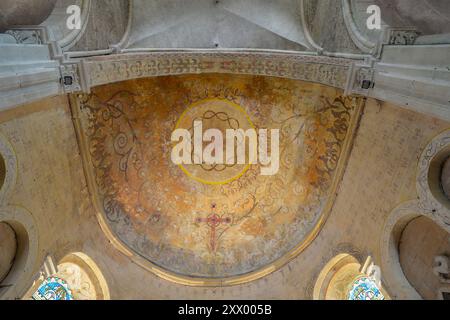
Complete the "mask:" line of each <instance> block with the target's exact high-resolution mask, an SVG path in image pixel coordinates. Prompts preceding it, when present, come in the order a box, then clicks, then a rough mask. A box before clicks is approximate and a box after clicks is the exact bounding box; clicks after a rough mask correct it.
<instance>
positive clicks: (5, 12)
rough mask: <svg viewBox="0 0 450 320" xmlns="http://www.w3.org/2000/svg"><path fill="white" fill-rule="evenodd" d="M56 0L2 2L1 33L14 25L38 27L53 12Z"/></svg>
mask: <svg viewBox="0 0 450 320" xmlns="http://www.w3.org/2000/svg"><path fill="white" fill-rule="evenodd" d="M55 3H56V0H2V1H1V2H0V32H2V31H4V30H5V29H6V28H7V27H8V26H12V25H38V24H40V23H41V22H43V21H44V20H45V19H46V18H47V17H48V16H49V15H50V13H51V12H52V10H53V7H54V6H55Z"/></svg>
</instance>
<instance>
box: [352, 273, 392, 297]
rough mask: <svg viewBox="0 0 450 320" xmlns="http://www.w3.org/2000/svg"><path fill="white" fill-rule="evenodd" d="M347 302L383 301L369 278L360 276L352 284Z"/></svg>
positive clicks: (381, 295)
mask: <svg viewBox="0 0 450 320" xmlns="http://www.w3.org/2000/svg"><path fill="white" fill-rule="evenodd" d="M348 300H384V296H383V294H382V293H381V291H380V289H379V288H378V286H377V284H376V283H375V282H374V281H373V280H372V279H371V278H369V277H364V276H362V277H358V278H357V279H356V280H355V281H354V282H353V285H352V287H351V289H350V291H349V294H348Z"/></svg>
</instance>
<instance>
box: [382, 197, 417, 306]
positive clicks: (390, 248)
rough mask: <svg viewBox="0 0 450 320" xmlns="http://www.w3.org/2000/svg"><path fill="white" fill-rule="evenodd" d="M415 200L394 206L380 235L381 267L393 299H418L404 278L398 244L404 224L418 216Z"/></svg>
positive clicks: (415, 292)
mask: <svg viewBox="0 0 450 320" xmlns="http://www.w3.org/2000/svg"><path fill="white" fill-rule="evenodd" d="M419 212H420V210H419V206H418V203H417V202H416V201H410V202H406V203H404V204H402V205H400V206H398V207H397V208H395V209H394V210H393V211H392V212H391V214H390V215H389V217H388V220H387V221H386V223H385V225H384V228H383V232H382V236H381V269H382V270H383V276H384V279H385V284H386V287H387V290H388V291H389V293H390V294H391V296H392V298H394V299H401V300H404V299H414V300H417V299H420V298H421V297H420V295H419V294H418V293H417V291H416V290H415V289H414V288H413V287H412V286H411V284H410V283H409V281H408V280H407V279H406V277H405V274H404V273H403V270H402V267H401V265H400V259H399V252H398V244H399V241H400V237H401V234H402V232H403V230H404V229H405V227H406V225H407V224H408V223H409V222H411V221H412V220H414V219H415V218H417V217H419V216H420V213H419Z"/></svg>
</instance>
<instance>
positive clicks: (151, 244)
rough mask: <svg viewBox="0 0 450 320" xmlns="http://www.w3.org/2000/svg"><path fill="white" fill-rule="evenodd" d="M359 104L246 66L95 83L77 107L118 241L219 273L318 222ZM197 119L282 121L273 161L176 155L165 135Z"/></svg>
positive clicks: (295, 239)
mask: <svg viewBox="0 0 450 320" xmlns="http://www.w3.org/2000/svg"><path fill="white" fill-rule="evenodd" d="M359 103H360V101H359V99H358V98H355V97H343V96H342V91H340V90H338V89H335V88H331V87H326V86H322V85H319V84H312V83H305V82H301V81H297V80H289V79H280V78H272V77H260V76H244V75H242V76H236V75H220V74H205V75H186V76H168V77H156V78H148V79H140V80H133V81H127V82H122V83H115V84H110V85H106V86H101V87H97V88H95V89H94V90H93V92H92V93H91V94H90V95H89V96H85V97H83V98H80V102H79V105H80V110H81V111H80V114H81V123H82V130H81V131H82V135H83V137H84V140H85V141H86V146H87V149H88V150H87V151H86V152H87V154H88V159H89V164H88V167H89V170H91V172H92V177H93V180H94V185H95V190H94V192H95V193H96V194H95V198H96V201H97V202H98V205H99V209H100V210H102V211H103V213H104V215H105V219H106V221H107V222H108V224H109V227H110V228H111V230H112V232H113V233H114V234H115V235H116V236H117V237H118V238H119V239H120V240H121V241H122V242H123V243H124V244H125V245H127V246H128V247H129V248H131V249H132V250H133V251H134V252H136V253H137V254H138V255H140V256H141V257H144V258H145V259H147V260H148V261H150V262H151V263H153V264H154V265H156V266H158V267H160V268H162V269H164V270H167V271H168V272H170V273H172V274H176V275H180V276H189V277H199V278H213V279H216V278H217V279H222V278H227V277H235V276H240V275H245V274H248V273H251V272H254V271H257V270H261V269H263V268H265V267H267V266H270V265H273V264H274V263H276V261H280V259H282V258H283V257H286V256H289V254H292V252H293V250H295V248H299V246H302V245H305V244H307V243H308V242H309V241H311V240H312V238H313V237H314V235H316V234H317V232H318V230H319V229H320V226H321V224H322V223H323V222H324V220H325V219H324V218H325V216H326V214H327V210H326V208H327V204H328V203H329V201H330V199H332V197H333V185H334V183H335V181H336V176H337V173H338V170H337V168H338V164H339V163H340V161H341V160H343V158H344V157H343V154H344V148H345V145H346V142H348V141H349V139H351V136H352V134H351V128H352V123H354V120H355V119H356V118H357V117H358V110H359V108H358V106H359ZM194 120H202V122H203V130H206V129H208V128H218V129H219V130H220V131H223V132H224V136H225V131H226V129H230V128H231V129H237V128H241V129H244V130H247V129H251V128H254V129H255V130H258V129H261V128H265V129H268V130H269V131H270V129H279V151H280V156H279V169H278V170H277V172H276V173H275V174H273V175H262V174H261V170H260V169H261V166H262V164H260V163H253V164H249V163H246V164H237V163H236V164H223V165H206V164H203V163H201V164H192V165H178V164H174V163H173V161H172V159H171V152H172V149H173V147H174V143H173V142H172V141H171V135H172V133H173V131H174V130H175V128H184V129H186V130H190V132H191V131H192V130H193V126H192V123H193V122H194ZM269 138H270V137H269ZM206 145H207V143H205V146H206ZM271 151H273V150H271V144H270V139H269V140H268V153H269V154H270V152H271ZM247 155H248V152H247Z"/></svg>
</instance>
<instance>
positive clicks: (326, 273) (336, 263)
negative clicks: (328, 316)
mask: <svg viewBox="0 0 450 320" xmlns="http://www.w3.org/2000/svg"><path fill="white" fill-rule="evenodd" d="M360 268H361V264H360V263H359V261H358V260H357V259H356V258H355V257H354V256H352V255H350V254H347V253H341V254H338V255H337V256H335V257H333V258H332V259H331V260H330V261H329V262H328V263H327V264H326V265H325V266H324V267H323V269H322V271H321V272H320V273H319V276H318V278H317V280H316V284H315V285H314V291H313V299H314V300H343V299H345V295H346V288H347V284H348V283H349V282H351V280H352V279H354V278H355V277H356V276H357V275H358V274H359V270H360Z"/></svg>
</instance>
